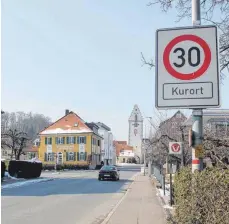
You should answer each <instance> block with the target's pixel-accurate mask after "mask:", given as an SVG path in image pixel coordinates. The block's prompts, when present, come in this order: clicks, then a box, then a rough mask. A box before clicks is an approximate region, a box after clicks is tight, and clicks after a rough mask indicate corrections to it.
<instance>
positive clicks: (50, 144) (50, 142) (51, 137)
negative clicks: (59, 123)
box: [50, 137, 52, 145]
mask: <svg viewBox="0 0 229 224" xmlns="http://www.w3.org/2000/svg"><path fill="white" fill-rule="evenodd" d="M50 145H52V137H51V138H50Z"/></svg>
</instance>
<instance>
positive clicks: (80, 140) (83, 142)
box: [77, 136, 86, 144]
mask: <svg viewBox="0 0 229 224" xmlns="http://www.w3.org/2000/svg"><path fill="white" fill-rule="evenodd" d="M77 142H78V144H86V136H81V137H78V138H77Z"/></svg>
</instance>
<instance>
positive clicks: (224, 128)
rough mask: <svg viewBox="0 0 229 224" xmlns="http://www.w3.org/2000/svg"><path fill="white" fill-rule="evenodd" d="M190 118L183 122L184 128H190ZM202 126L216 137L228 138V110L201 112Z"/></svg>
mask: <svg viewBox="0 0 229 224" xmlns="http://www.w3.org/2000/svg"><path fill="white" fill-rule="evenodd" d="M192 123H193V121H192V116H190V117H189V118H188V119H187V120H186V121H185V122H184V126H187V127H189V128H191V126H192ZM203 125H204V127H205V128H206V129H208V130H210V131H211V132H212V134H214V135H215V136H216V137H226V138H229V110H228V109H208V110H203Z"/></svg>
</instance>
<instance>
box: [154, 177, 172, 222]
mask: <svg viewBox="0 0 229 224" xmlns="http://www.w3.org/2000/svg"><path fill="white" fill-rule="evenodd" d="M153 178H154V177H153ZM153 178H152V177H150V180H151V184H152V185H153V183H152V180H153ZM154 187H155V188H156V192H157V197H158V199H159V201H160V203H161V205H162V208H163V211H164V214H165V217H166V220H167V221H172V214H171V212H170V209H168V208H166V207H165V206H166V203H165V200H164V198H163V197H161V195H160V191H159V190H158V188H157V187H156V186H154Z"/></svg>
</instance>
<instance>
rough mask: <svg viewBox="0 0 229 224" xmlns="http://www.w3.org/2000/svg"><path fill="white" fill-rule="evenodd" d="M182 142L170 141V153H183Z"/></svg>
mask: <svg viewBox="0 0 229 224" xmlns="http://www.w3.org/2000/svg"><path fill="white" fill-rule="evenodd" d="M181 153H182V143H181V142H170V143H169V154H181Z"/></svg>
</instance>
